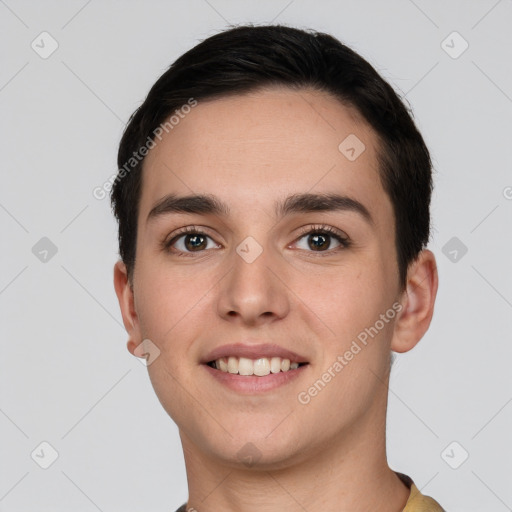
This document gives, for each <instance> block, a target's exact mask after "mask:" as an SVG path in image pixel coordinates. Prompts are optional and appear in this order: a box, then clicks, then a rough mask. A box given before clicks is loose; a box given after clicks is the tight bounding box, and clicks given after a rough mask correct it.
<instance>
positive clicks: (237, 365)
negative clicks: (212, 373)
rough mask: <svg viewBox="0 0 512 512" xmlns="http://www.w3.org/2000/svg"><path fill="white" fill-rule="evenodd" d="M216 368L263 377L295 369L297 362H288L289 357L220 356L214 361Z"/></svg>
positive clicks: (297, 365)
mask: <svg viewBox="0 0 512 512" xmlns="http://www.w3.org/2000/svg"><path fill="white" fill-rule="evenodd" d="M214 366H215V368H217V370H220V371H222V372H225V373H226V372H227V373H233V374H239V375H246V376H248V375H257V376H258V377H264V376H265V375H269V374H270V373H279V372H287V371H289V370H296V369H297V368H298V367H299V363H297V362H294V363H290V360H289V359H281V358H280V357H272V358H270V359H269V358H268V357H260V358H259V359H249V358H247V357H240V358H238V357H234V356H229V357H222V358H220V359H217V360H216V361H214Z"/></svg>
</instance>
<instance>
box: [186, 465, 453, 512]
mask: <svg viewBox="0 0 512 512" xmlns="http://www.w3.org/2000/svg"><path fill="white" fill-rule="evenodd" d="M395 473H396V474H397V475H398V478H400V480H402V482H403V483H404V484H405V485H406V486H407V488H409V489H410V490H411V492H410V494H409V499H408V500H407V503H406V504H405V508H404V509H403V511H402V512H446V511H445V510H444V508H442V507H441V505H439V503H437V501H435V500H434V499H432V498H431V497H430V496H424V495H423V494H421V492H420V491H419V489H418V488H417V487H416V486H415V485H414V482H413V480H412V478H411V477H409V476H407V475H404V474H403V473H398V472H397V471H395ZM191 510H194V509H191ZM176 512H187V504H186V503H185V504H184V505H182V506H181V507H180V508H179V509H178V510H176Z"/></svg>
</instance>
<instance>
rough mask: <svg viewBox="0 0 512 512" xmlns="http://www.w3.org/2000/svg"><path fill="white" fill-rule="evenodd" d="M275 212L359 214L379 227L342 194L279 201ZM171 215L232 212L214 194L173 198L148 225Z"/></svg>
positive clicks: (155, 209)
mask: <svg viewBox="0 0 512 512" xmlns="http://www.w3.org/2000/svg"><path fill="white" fill-rule="evenodd" d="M274 211H275V215H276V217H277V218H282V217H285V216H289V215H292V214H294V213H311V212H328V211H352V212H355V213H357V214H359V215H360V216H361V217H362V218H363V219H364V220H365V221H366V222H368V223H369V224H371V225H374V224H375V222H374V220H373V218H372V216H371V214H370V212H369V210H368V208H366V206H364V205H363V204H362V203H360V202H359V201H357V200H356V199H353V198H351V197H348V196H344V195H339V194H310V193H306V194H293V195H291V196H288V197H287V198H286V199H285V200H284V201H278V202H277V203H276V205H275V210H274ZM169 213H187V214H203V215H206V214H213V215H218V216H221V217H227V216H228V215H229V213H230V208H229V206H228V205H227V204H226V203H224V202H223V201H221V200H220V199H219V198H218V197H216V196H214V195H211V194H198V195H188V196H177V195H175V194H169V195H166V196H164V197H163V198H162V199H160V200H159V201H158V202H157V203H156V204H155V205H154V206H153V208H152V209H151V211H150V212H149V214H148V217H147V219H146V222H149V221H150V220H152V219H156V218H157V217H160V216H162V215H166V214H169Z"/></svg>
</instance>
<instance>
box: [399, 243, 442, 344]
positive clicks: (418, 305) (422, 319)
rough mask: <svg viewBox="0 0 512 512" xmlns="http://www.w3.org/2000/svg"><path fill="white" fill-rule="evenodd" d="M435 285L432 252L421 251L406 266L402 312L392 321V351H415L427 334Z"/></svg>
mask: <svg viewBox="0 0 512 512" xmlns="http://www.w3.org/2000/svg"><path fill="white" fill-rule="evenodd" d="M437 286H438V276H437V265H436V259H435V256H434V253H433V252H432V251H429V250H428V249H424V250H423V251H421V252H420V253H419V255H418V257H417V258H416V260H415V261H414V262H413V263H411V264H410V265H409V269H408V271H407V283H406V289H405V290H404V292H403V294H402V299H401V301H400V303H401V304H402V310H401V311H400V313H399V314H398V316H397V319H396V321H395V329H394V332H393V339H392V341H391V350H393V351H394V352H407V351H409V350H411V349H412V348H414V347H415V346H416V344H417V343H418V342H419V341H420V339H421V338H422V337H423V335H424V334H425V333H426V332H427V329H428V328H429V326H430V322H431V320H432V315H433V314H434V302H435V300H436V294H437Z"/></svg>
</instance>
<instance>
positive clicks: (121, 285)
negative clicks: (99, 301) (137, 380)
mask: <svg viewBox="0 0 512 512" xmlns="http://www.w3.org/2000/svg"><path fill="white" fill-rule="evenodd" d="M114 288H115V290H116V295H117V300H118V301H119V307H120V308H121V314H122V316H123V323H124V327H125V329H126V332H127V333H128V338H129V339H128V342H127V344H126V347H127V348H128V350H129V351H130V353H131V354H133V355H134V356H136V354H134V350H135V348H136V347H137V346H138V345H139V344H140V343H141V342H142V336H141V333H140V326H139V319H138V317H137V313H136V311H135V301H134V296H133V287H132V284H131V283H130V282H129V280H128V272H127V270H126V265H125V264H124V263H123V262H122V261H121V260H119V261H118V262H117V263H116V264H115V265H114Z"/></svg>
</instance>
